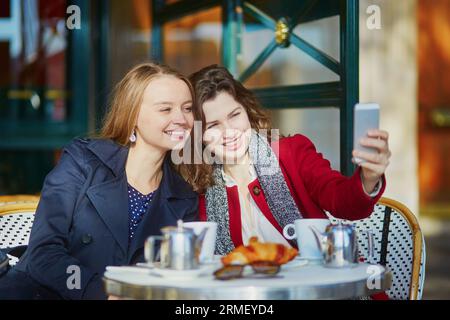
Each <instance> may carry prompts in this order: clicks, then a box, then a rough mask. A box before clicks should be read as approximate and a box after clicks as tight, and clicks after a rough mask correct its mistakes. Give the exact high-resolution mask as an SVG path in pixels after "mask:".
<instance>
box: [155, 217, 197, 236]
mask: <svg viewBox="0 0 450 320" xmlns="http://www.w3.org/2000/svg"><path fill="white" fill-rule="evenodd" d="M161 232H162V233H164V234H168V233H187V234H193V233H194V230H193V229H191V228H185V227H183V220H181V219H180V220H178V221H177V226H176V227H175V226H167V227H164V228H161Z"/></svg>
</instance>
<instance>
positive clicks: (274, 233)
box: [222, 165, 291, 247]
mask: <svg viewBox="0 0 450 320" xmlns="http://www.w3.org/2000/svg"><path fill="white" fill-rule="evenodd" d="M249 173H250V176H251V178H252V181H254V180H255V179H256V178H257V175H256V172H255V169H254V167H253V165H249ZM222 176H223V179H224V181H225V185H226V186H227V187H233V186H236V185H237V184H236V182H235V181H234V180H233V178H232V177H230V176H229V175H227V174H226V173H225V172H224V171H223V170H222ZM238 194H239V206H240V208H241V221H242V242H243V243H244V245H247V244H248V241H249V239H250V238H251V237H252V236H257V237H258V240H259V241H260V242H275V243H281V244H283V245H285V246H289V247H291V245H290V244H289V242H288V241H287V240H286V239H285V238H284V237H283V235H282V234H281V233H280V232H278V230H277V229H276V228H275V227H274V226H273V225H272V224H271V223H270V221H269V220H267V218H266V216H265V215H264V214H263V213H262V212H261V210H260V209H259V207H258V205H257V204H256V202H255V201H254V200H253V198H252V196H251V195H250V192H248V193H247V201H248V204H249V206H250V207H249V210H245V201H244V195H243V194H242V193H241V192H239V189H238Z"/></svg>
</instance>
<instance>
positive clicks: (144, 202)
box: [128, 184, 155, 241]
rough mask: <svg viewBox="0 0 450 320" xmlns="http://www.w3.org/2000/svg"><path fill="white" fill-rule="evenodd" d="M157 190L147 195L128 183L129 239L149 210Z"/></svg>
mask: <svg viewBox="0 0 450 320" xmlns="http://www.w3.org/2000/svg"><path fill="white" fill-rule="evenodd" d="M154 193H155V191H153V192H150V193H149V194H147V195H145V194H142V193H140V192H139V191H137V190H136V189H135V188H133V187H132V186H131V185H130V184H128V212H129V233H128V235H129V240H130V241H131V239H133V236H134V233H135V232H136V229H137V227H138V225H139V222H141V220H142V217H143V216H144V214H145V213H146V212H147V208H148V206H149V204H150V202H151V201H152V198H153V195H154Z"/></svg>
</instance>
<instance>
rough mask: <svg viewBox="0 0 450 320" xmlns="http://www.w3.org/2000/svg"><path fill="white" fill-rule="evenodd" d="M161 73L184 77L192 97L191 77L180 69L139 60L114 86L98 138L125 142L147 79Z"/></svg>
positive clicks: (133, 122)
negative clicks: (139, 62) (189, 78)
mask: <svg viewBox="0 0 450 320" xmlns="http://www.w3.org/2000/svg"><path fill="white" fill-rule="evenodd" d="M162 75H171V76H174V77H176V78H178V79H180V80H182V81H184V82H185V83H186V84H187V86H188V87H189V91H190V92H191V95H192V99H194V89H193V87H192V85H191V83H190V81H189V80H188V78H187V77H185V76H184V75H182V74H181V73H180V72H178V71H176V70H174V69H172V68H171V67H169V66H167V65H164V64H158V63H154V62H148V63H142V64H139V65H137V66H135V67H133V68H132V69H131V70H130V71H128V73H127V74H126V75H125V77H123V79H122V80H121V81H120V82H119V83H118V84H117V85H116V86H115V88H114V90H113V95H112V100H111V103H110V107H109V110H108V112H107V113H106V115H105V118H104V120H103V126H102V128H101V130H100V134H99V138H103V139H111V140H113V141H115V142H116V143H118V144H120V145H123V146H128V145H129V144H130V140H129V138H130V135H131V133H132V132H133V130H134V127H135V125H136V122H137V118H138V115H139V110H140V107H141V104H142V99H143V96H144V91H145V89H146V88H147V86H148V84H149V83H150V81H152V80H153V79H155V78H156V77H158V76H162Z"/></svg>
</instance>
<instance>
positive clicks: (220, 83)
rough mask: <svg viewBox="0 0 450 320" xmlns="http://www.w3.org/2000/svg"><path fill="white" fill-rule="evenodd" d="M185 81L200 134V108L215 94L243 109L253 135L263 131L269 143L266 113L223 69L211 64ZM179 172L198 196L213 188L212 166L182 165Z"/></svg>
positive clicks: (249, 93)
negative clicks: (191, 92)
mask: <svg viewBox="0 0 450 320" xmlns="http://www.w3.org/2000/svg"><path fill="white" fill-rule="evenodd" d="M189 80H190V81H191V83H192V85H193V86H194V92H195V99H194V100H195V102H194V120H200V121H202V128H203V132H204V131H205V115H204V113H203V104H204V103H205V102H207V101H209V100H211V99H214V98H215V97H216V96H217V94H219V93H221V92H227V93H228V94H229V95H231V96H232V97H233V98H234V99H235V100H236V101H237V102H239V103H240V104H241V105H242V106H243V108H244V110H245V111H246V112H247V115H248V119H249V121H250V125H251V128H252V129H255V130H256V131H259V130H262V129H266V130H267V132H268V138H269V139H270V136H269V135H270V129H271V122H270V117H269V115H268V113H267V112H266V111H265V110H263V108H262V107H261V105H260V103H259V102H258V100H257V99H256V97H255V95H254V94H253V93H252V92H251V91H250V90H248V89H247V88H245V87H244V86H243V85H242V84H241V83H240V82H239V81H237V80H235V79H234V78H233V76H232V75H231V73H230V72H229V71H228V70H227V69H226V68H224V67H221V66H218V65H215V64H214V65H210V66H208V67H205V68H203V69H201V70H199V71H197V72H195V73H193V74H192V75H190V76H189ZM194 139H199V137H194ZM200 139H201V137H200ZM202 151H203V150H202ZM179 169H180V172H181V174H182V175H183V177H184V178H185V179H186V180H187V181H188V182H189V183H190V184H191V185H192V187H193V189H194V190H195V191H197V192H199V193H204V192H206V189H207V188H209V187H211V186H212V185H214V178H213V176H212V173H213V167H212V165H209V164H204V163H203V161H202V164H187V165H185V164H183V165H181V166H180V168H179Z"/></svg>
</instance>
